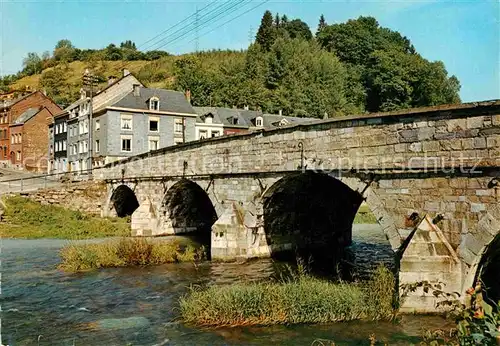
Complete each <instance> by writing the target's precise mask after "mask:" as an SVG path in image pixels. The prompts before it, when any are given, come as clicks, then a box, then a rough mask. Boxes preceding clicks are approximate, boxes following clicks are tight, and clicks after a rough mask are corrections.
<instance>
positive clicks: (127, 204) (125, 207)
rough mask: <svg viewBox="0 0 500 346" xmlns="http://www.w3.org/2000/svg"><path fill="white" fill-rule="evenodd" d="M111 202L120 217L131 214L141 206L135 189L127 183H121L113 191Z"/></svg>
mask: <svg viewBox="0 0 500 346" xmlns="http://www.w3.org/2000/svg"><path fill="white" fill-rule="evenodd" d="M111 203H112V205H113V208H114V209H115V211H116V215H117V216H118V217H127V216H131V215H132V214H133V213H134V211H135V210H136V209H137V208H139V201H138V200H137V197H136V195H135V193H134V191H132V189H131V188H130V187H128V186H127V185H120V186H118V187H117V188H116V189H115V190H114V191H113V194H112V195H111Z"/></svg>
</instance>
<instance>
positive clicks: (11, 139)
mask: <svg viewBox="0 0 500 346" xmlns="http://www.w3.org/2000/svg"><path fill="white" fill-rule="evenodd" d="M14 143H15V142H14V135H10V144H14Z"/></svg>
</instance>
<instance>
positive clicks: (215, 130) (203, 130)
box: [193, 107, 224, 140]
mask: <svg viewBox="0 0 500 346" xmlns="http://www.w3.org/2000/svg"><path fill="white" fill-rule="evenodd" d="M193 109H194V110H195V112H196V113H197V114H198V116H197V117H196V133H195V139H196V140H199V139H205V138H212V137H219V136H222V135H223V134H224V124H222V121H221V120H220V118H219V115H218V114H217V112H214V111H213V109H212V108H211V107H193Z"/></svg>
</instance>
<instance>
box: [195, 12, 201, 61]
mask: <svg viewBox="0 0 500 346" xmlns="http://www.w3.org/2000/svg"><path fill="white" fill-rule="evenodd" d="M199 21H200V16H198V5H197V6H196V18H195V25H196V26H198V25H199ZM199 34H200V33H199V31H198V29H196V43H195V52H196V53H198V48H199V46H200V40H199V37H198V36H199Z"/></svg>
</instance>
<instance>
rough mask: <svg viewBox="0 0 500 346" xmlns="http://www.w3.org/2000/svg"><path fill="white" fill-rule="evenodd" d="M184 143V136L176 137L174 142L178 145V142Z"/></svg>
mask: <svg viewBox="0 0 500 346" xmlns="http://www.w3.org/2000/svg"><path fill="white" fill-rule="evenodd" d="M182 143H184V141H183V140H182V138H175V139H174V144H176V145H177V144H182Z"/></svg>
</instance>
